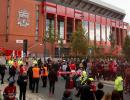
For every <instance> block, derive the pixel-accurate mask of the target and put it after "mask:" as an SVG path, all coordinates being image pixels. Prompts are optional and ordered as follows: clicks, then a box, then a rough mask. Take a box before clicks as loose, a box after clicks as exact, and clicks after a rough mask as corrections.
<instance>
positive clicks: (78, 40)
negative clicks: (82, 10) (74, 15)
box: [71, 23, 88, 57]
mask: <svg viewBox="0 0 130 100" xmlns="http://www.w3.org/2000/svg"><path fill="white" fill-rule="evenodd" d="M84 34H85V31H84V29H83V27H82V23H79V24H78V27H77V30H76V31H75V32H74V33H73V34H72V43H71V46H72V50H73V52H74V53H75V54H76V57H77V56H81V55H86V54H87V50H88V40H87V39H88V38H86V37H85V35H84Z"/></svg>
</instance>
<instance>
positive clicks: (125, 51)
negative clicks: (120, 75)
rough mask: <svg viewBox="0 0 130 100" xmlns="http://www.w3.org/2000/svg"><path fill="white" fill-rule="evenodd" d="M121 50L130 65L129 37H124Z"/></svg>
mask: <svg viewBox="0 0 130 100" xmlns="http://www.w3.org/2000/svg"><path fill="white" fill-rule="evenodd" d="M122 49H123V54H124V55H125V57H126V59H127V60H128V62H129V63H130V36H126V38H125V42H124V45H123V48H122Z"/></svg>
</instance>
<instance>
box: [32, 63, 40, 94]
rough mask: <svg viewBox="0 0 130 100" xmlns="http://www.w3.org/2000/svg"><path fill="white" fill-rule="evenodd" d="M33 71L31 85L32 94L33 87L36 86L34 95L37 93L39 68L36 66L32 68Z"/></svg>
mask: <svg viewBox="0 0 130 100" xmlns="http://www.w3.org/2000/svg"><path fill="white" fill-rule="evenodd" d="M32 71H33V85H32V92H33V93H34V89H35V85H36V93H38V85H39V78H40V68H39V67H38V65H37V64H35V66H34V67H33V68H32Z"/></svg>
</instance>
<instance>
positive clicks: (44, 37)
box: [35, 0, 49, 62]
mask: <svg viewBox="0 0 130 100" xmlns="http://www.w3.org/2000/svg"><path fill="white" fill-rule="evenodd" d="M35 1H38V2H47V0H35ZM43 9H44V16H45V17H44V18H45V20H44V21H43V23H44V26H43V28H44V32H43V38H42V42H43V44H44V45H43V55H44V56H43V57H44V62H45V61H46V42H47V39H48V38H49V35H48V32H46V17H47V13H46V5H44V8H43Z"/></svg>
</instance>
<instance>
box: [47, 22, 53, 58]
mask: <svg viewBox="0 0 130 100" xmlns="http://www.w3.org/2000/svg"><path fill="white" fill-rule="evenodd" d="M48 35H49V37H48V38H47V42H49V43H50V44H51V50H52V54H51V56H53V53H54V43H55V34H54V27H53V23H52V20H50V23H49V28H48Z"/></svg>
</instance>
